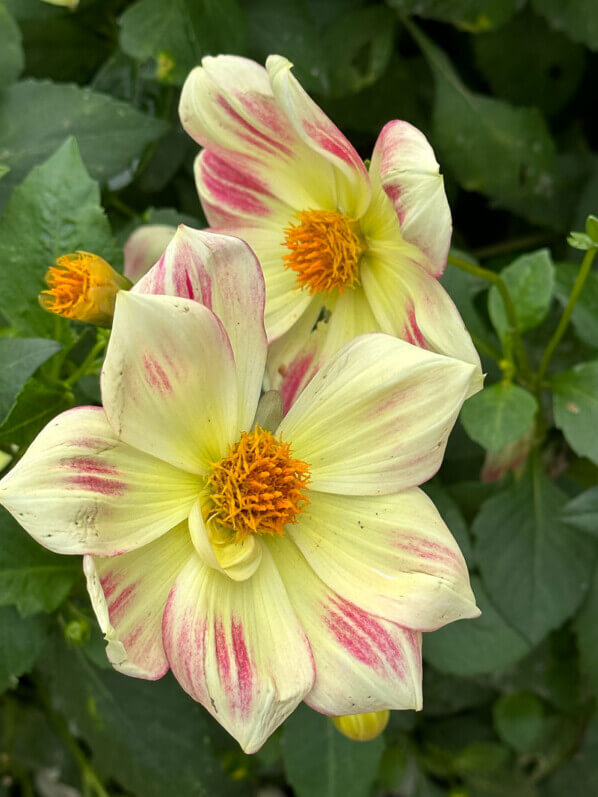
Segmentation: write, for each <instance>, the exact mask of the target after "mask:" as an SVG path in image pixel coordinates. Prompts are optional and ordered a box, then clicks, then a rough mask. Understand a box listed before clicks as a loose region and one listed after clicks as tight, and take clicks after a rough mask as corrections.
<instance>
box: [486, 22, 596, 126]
mask: <svg viewBox="0 0 598 797" xmlns="http://www.w3.org/2000/svg"><path fill="white" fill-rule="evenodd" d="M472 43H473V48H474V52H475V57H476V62H477V64H478V66H479V69H480V71H481V73H482V75H483V76H484V77H485V78H486V80H487V82H488V85H489V86H490V88H491V89H492V92H493V93H494V94H496V95H497V96H498V97H499V98H500V99H502V100H506V101H507V102H511V103H513V104H514V105H521V106H527V107H530V106H532V107H536V108H539V109H540V110H541V111H542V112H543V113H545V114H554V113H556V112H557V111H559V110H560V109H561V108H563V107H564V106H565V104H566V103H567V102H568V101H569V100H570V99H571V97H572V96H573V95H574V93H575V91H576V90H577V88H578V86H579V83H580V81H581V79H582V76H583V72H584V66H585V52H584V49H583V47H581V46H580V45H579V44H575V43H574V42H572V41H570V39H568V38H567V37H566V36H563V35H562V34H561V33H557V32H556V31H553V30H551V29H550V28H549V27H548V25H547V24H546V23H545V22H544V21H543V20H542V19H539V18H538V17H537V16H536V15H535V14H533V13H531V12H529V11H527V12H524V13H522V14H517V15H516V16H515V17H513V19H512V20H510V21H509V22H508V23H507V24H506V25H504V26H503V27H501V28H500V29H499V30H496V31H491V32H490V33H484V34H483V35H481V36H476V37H475V38H474V39H473V42H472ZM507 52H508V58H505V53H507ZM530 52H533V53H534V58H533V59H530V58H529V54H530Z"/></svg>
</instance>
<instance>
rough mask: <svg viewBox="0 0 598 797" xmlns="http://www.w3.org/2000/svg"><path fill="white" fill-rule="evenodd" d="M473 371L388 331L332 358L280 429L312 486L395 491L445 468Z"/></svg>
mask: <svg viewBox="0 0 598 797" xmlns="http://www.w3.org/2000/svg"><path fill="white" fill-rule="evenodd" d="M474 375H475V368H474V366H473V365H470V364H469V363H464V362H462V361H460V360H453V359H449V358H448V357H442V356H440V355H438V354H434V353H432V352H428V351H424V350H423V349H419V348H417V347H416V346H410V345H409V344H408V343H405V342H404V341H402V340H398V339H397V338H393V337H391V336H390V335H384V334H382V333H372V334H369V335H361V336H360V337H358V338H356V339H355V340H353V341H352V342H351V343H348V344H347V345H346V346H344V347H343V348H342V349H341V350H340V351H338V352H336V354H334V355H332V357H331V358H330V359H328V360H327V361H326V362H325V363H324V365H323V366H322V367H321V368H320V370H319V371H318V373H317V374H316V375H315V376H314V377H313V379H312V380H311V382H310V383H309V384H308V385H307V387H306V388H305V389H304V390H303V392H302V393H301V395H300V396H299V397H298V399H297V400H296V402H295V403H294V404H293V406H292V407H291V409H290V410H289V412H288V414H287V415H286V416H285V418H283V420H282V423H281V424H280V426H279V429H278V431H279V433H280V434H281V435H282V437H283V439H284V440H288V441H289V442H291V443H292V445H293V451H294V452H295V456H297V457H299V458H300V459H302V460H304V461H305V462H309V463H310V465H311V483H310V484H311V487H312V488H313V489H314V490H321V491H324V492H331V493H343V494H348V495H380V494H382V493H394V492H397V491H398V490H404V489H406V488H408V487H413V486H415V485H419V484H422V483H423V482H424V481H427V480H428V479H430V478H431V477H432V476H433V475H434V473H435V472H436V471H437V470H438V468H439V467H440V464H441V462H442V457H443V454H444V449H445V447H446V442H447V439H448V436H449V434H450V432H451V430H452V428H453V425H454V423H455V421H456V419H457V415H458V414H459V410H460V409H461V405H462V404H463V401H464V400H465V397H466V396H467V394H468V393H469V391H470V385H471V380H472V379H473V378H474Z"/></svg>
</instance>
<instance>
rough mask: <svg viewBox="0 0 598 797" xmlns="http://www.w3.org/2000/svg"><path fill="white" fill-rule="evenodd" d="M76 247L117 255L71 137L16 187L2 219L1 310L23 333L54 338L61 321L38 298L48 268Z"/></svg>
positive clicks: (93, 185) (95, 188)
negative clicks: (52, 336) (57, 321)
mask: <svg viewBox="0 0 598 797" xmlns="http://www.w3.org/2000/svg"><path fill="white" fill-rule="evenodd" d="M3 182H6V180H4V181H3ZM76 249H85V250H87V251H91V252H95V253H97V254H99V255H102V256H104V257H105V258H106V260H108V261H111V262H114V260H115V258H117V257H118V253H117V250H116V249H115V244H114V242H113V239H112V235H111V232H110V225H109V223H108V220H107V218H106V216H105V214H104V211H103V210H102V208H101V206H100V190H99V187H98V185H97V183H95V182H94V181H93V180H92V179H90V177H89V175H88V173H87V171H86V170H85V167H84V165H83V162H82V161H81V156H80V155H79V149H78V147H77V144H76V142H75V141H74V139H72V138H71V139H69V140H68V141H66V142H65V143H64V144H62V146H61V147H60V149H59V150H58V151H57V152H55V153H54V155H52V156H51V157H50V158H49V159H48V160H47V161H46V162H45V163H43V164H41V165H40V166H36V167H35V168H34V169H33V170H32V171H31V173H30V174H29V175H28V176H27V177H26V178H25V180H24V181H23V183H22V184H21V185H20V186H18V188H16V189H15V191H14V193H13V195H12V196H11V198H10V202H9V204H8V206H7V208H6V211H5V212H4V215H3V216H2V218H1V219H0V262H2V268H1V269H0V310H1V311H2V313H3V314H4V315H5V316H6V318H7V319H8V320H9V321H10V323H11V324H12V325H13V326H14V327H16V328H17V329H18V330H19V331H21V332H22V333H24V334H26V335H29V334H32V333H33V334H35V335H43V336H48V337H49V336H51V335H53V334H55V330H56V317H55V316H53V315H51V314H50V313H47V312H45V311H44V310H42V308H41V307H40V306H39V302H38V298H37V297H38V294H39V292H40V291H41V290H42V288H44V287H45V285H44V283H43V279H44V275H45V273H46V269H47V268H48V267H49V266H51V265H52V264H53V263H54V260H55V259H56V258H57V257H58V256H59V255H61V254H64V253H66V252H73V251H75V250H76ZM113 255H114V257H113Z"/></svg>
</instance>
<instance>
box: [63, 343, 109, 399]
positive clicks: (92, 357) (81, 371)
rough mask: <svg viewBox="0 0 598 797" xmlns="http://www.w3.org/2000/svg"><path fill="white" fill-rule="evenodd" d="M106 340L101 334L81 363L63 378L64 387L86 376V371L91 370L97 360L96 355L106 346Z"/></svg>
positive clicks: (74, 383)
mask: <svg viewBox="0 0 598 797" xmlns="http://www.w3.org/2000/svg"><path fill="white" fill-rule="evenodd" d="M107 343H108V341H107V339H106V338H105V337H104V336H102V337H100V338H99V339H98V340H97V341H96V342H95V345H94V346H93V348H92V349H91V350H90V352H89V353H88V355H87V357H86V358H85V359H84V360H83V362H82V363H81V365H80V366H79V367H78V368H76V369H75V370H74V371H73V373H72V374H71V375H70V376H69V378H68V379H65V381H64V384H65V386H66V387H72V386H73V385H76V384H77V382H78V381H79V379H81V378H82V377H84V376H86V374H87V373H89V371H90V370H91V367H92V366H93V364H94V363H95V361H96V360H97V358H98V356H99V355H100V354H101V353H102V351H103V350H104V349H105V348H106V345H107Z"/></svg>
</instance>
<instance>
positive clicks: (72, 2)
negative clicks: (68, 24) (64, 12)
mask: <svg viewBox="0 0 598 797" xmlns="http://www.w3.org/2000/svg"><path fill="white" fill-rule="evenodd" d="M43 2H44V3H49V4H50V5H51V6H64V7H65V8H70V9H71V11H74V10H75V9H76V8H77V6H78V5H79V0H43Z"/></svg>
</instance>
